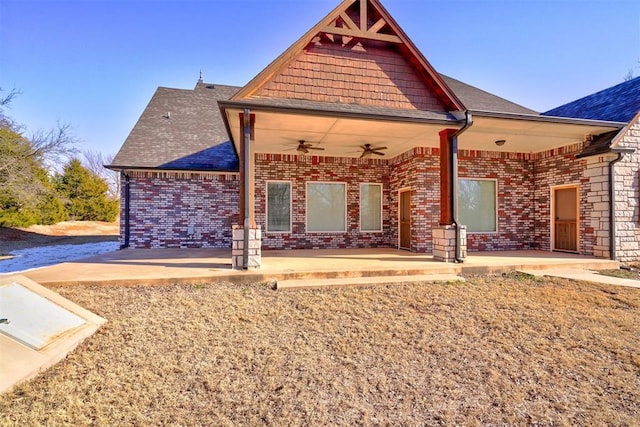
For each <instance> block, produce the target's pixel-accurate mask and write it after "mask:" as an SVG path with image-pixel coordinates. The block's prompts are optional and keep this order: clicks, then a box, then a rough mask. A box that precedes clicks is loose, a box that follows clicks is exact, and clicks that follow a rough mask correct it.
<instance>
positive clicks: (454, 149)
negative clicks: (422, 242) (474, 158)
mask: <svg viewBox="0 0 640 427" xmlns="http://www.w3.org/2000/svg"><path fill="white" fill-rule="evenodd" d="M464 116H465V121H464V126H462V128H460V130H458V131H457V132H456V133H454V134H453V136H452V137H451V166H452V167H451V174H452V175H453V176H452V186H451V187H452V188H451V191H452V192H453V194H452V195H451V196H452V197H451V205H452V206H451V209H452V210H453V224H454V225H455V227H456V245H455V252H456V254H455V262H457V263H463V262H464V259H463V258H462V248H461V240H462V236H461V235H460V224H459V221H458V136H459V135H461V134H462V133H463V132H465V131H466V130H467V129H469V128H470V127H471V126H473V116H472V115H471V112H469V110H467V111H465V113H464Z"/></svg>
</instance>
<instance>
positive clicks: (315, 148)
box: [306, 145, 324, 151]
mask: <svg viewBox="0 0 640 427" xmlns="http://www.w3.org/2000/svg"><path fill="white" fill-rule="evenodd" d="M306 148H307V149H309V150H321V151H324V148H322V147H312V146H310V145H308V146H307V147H306Z"/></svg>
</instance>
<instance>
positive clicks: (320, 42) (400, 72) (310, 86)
mask: <svg viewBox="0 0 640 427" xmlns="http://www.w3.org/2000/svg"><path fill="white" fill-rule="evenodd" d="M255 96H257V97H267V98H285V99H304V100H309V101H321V102H337V103H342V104H360V105H367V106H378V107H391V108H403V109H411V110H428V111H447V110H448V108H447V107H445V105H444V104H443V103H442V102H441V101H440V99H439V97H438V96H437V95H436V94H434V93H432V92H430V91H429V89H428V82H426V81H425V79H424V78H423V77H421V76H420V75H419V74H418V73H417V71H416V68H415V67H414V66H413V65H411V64H410V63H409V61H408V60H407V59H406V58H405V57H404V56H403V55H402V54H401V53H400V52H399V51H398V50H396V49H391V48H381V47H375V46H363V45H361V44H358V45H356V46H351V45H346V46H342V44H341V43H338V42H332V41H331V40H329V39H327V38H322V39H319V38H318V39H316V40H315V42H312V43H311V44H309V45H308V46H307V47H306V48H305V49H304V50H303V52H302V53H300V54H299V55H298V57H297V58H296V59H295V60H294V61H292V62H291V64H290V65H289V66H288V67H287V68H285V69H284V70H283V71H281V72H280V73H279V74H278V75H276V76H274V77H273V79H271V80H270V81H269V82H268V83H266V84H265V86H263V87H262V88H261V89H260V90H259V91H258V92H257V93H256V95H255Z"/></svg>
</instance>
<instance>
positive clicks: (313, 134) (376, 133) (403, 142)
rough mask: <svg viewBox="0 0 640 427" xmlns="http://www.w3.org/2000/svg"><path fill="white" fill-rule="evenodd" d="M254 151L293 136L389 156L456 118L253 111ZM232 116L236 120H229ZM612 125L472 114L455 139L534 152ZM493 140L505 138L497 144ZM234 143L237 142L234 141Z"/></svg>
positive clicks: (465, 145)
mask: <svg viewBox="0 0 640 427" xmlns="http://www.w3.org/2000/svg"><path fill="white" fill-rule="evenodd" d="M226 112H227V115H228V118H229V119H231V120H229V123H230V127H231V132H232V136H233V140H234V141H235V143H236V144H238V143H239V141H240V127H239V124H238V120H237V117H238V113H239V112H240V110H238V109H227V111H226ZM254 113H255V114H256V122H255V135H254V136H255V151H256V152H257V153H272V154H297V152H296V147H297V146H298V141H300V140H303V141H305V142H308V143H311V144H312V145H313V146H314V147H319V148H324V150H323V151H313V152H311V153H310V154H316V155H322V156H333V157H359V156H360V154H361V153H362V150H361V149H360V146H362V145H364V144H371V145H373V146H375V147H380V146H384V147H387V150H385V156H384V158H386V159H390V158H393V157H395V156H397V155H400V154H402V153H404V152H407V151H409V150H411V149H413V148H414V147H439V146H440V137H439V132H440V131H442V130H443V129H446V128H454V129H455V128H459V127H461V126H462V125H461V124H455V123H451V124H449V125H446V124H436V123H418V122H415V121H411V120H408V121H405V122H403V121H401V120H400V119H399V120H398V121H394V120H376V119H373V118H372V119H362V118H349V117H328V116H325V115H305V114H301V113H295V114H294V113H287V112H268V111H256V112H254ZM233 118H236V120H233ZM615 129H617V128H616V127H613V126H604V125H590V124H575V123H554V122H550V121H548V120H539V119H537V118H535V117H534V118H532V119H527V118H518V119H514V118H504V117H483V116H474V117H473V125H472V126H471V127H470V128H468V129H467V130H466V131H465V132H464V133H463V134H461V135H460V137H459V139H458V147H459V148H460V149H462V150H480V151H501V152H514V153H538V152H542V151H546V150H550V149H554V148H558V147H563V146H567V145H572V144H577V143H580V142H582V141H584V140H585V137H586V136H587V135H599V134H601V133H604V132H608V131H612V130H615ZM496 140H505V141H506V143H505V144H504V145H502V146H497V145H496V144H495V141H496ZM236 148H237V149H239V146H237V145H236Z"/></svg>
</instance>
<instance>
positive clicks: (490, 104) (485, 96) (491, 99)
mask: <svg viewBox="0 0 640 427" xmlns="http://www.w3.org/2000/svg"><path fill="white" fill-rule="evenodd" d="M440 77H442V79H443V80H444V82H445V83H446V84H447V86H449V88H450V89H451V90H452V91H453V93H455V95H456V96H457V97H458V99H460V101H462V103H463V104H464V106H465V107H467V109H469V110H474V111H490V112H495V113H510V114H528V115H530V114H534V115H538V114H539V113H538V112H537V111H534V110H531V109H529V108H527V107H523V106H522V105H519V104H516V103H515V102H511V101H508V100H506V99H504V98H501V97H499V96H497V95H494V94H492V93H489V92H487V91H484V90H482V89H478V88H477V87H475V86H471V85H468V84H466V83H463V82H461V81H460V80H457V79H454V78H453V77H449V76H445V75H444V74H440Z"/></svg>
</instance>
